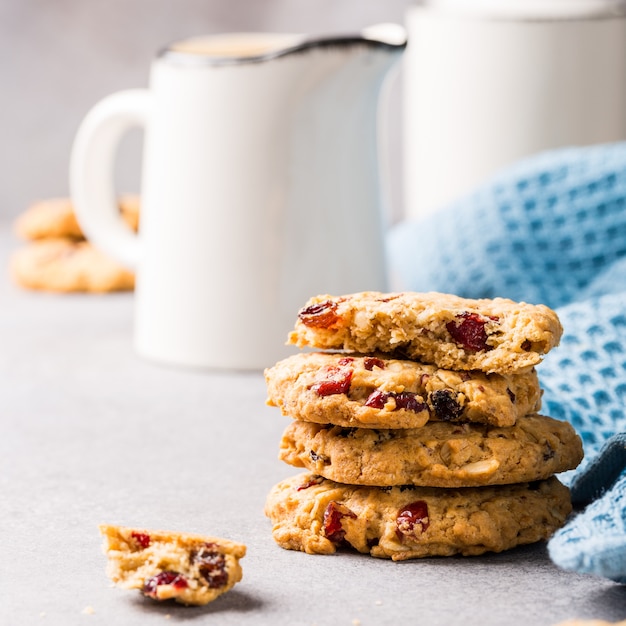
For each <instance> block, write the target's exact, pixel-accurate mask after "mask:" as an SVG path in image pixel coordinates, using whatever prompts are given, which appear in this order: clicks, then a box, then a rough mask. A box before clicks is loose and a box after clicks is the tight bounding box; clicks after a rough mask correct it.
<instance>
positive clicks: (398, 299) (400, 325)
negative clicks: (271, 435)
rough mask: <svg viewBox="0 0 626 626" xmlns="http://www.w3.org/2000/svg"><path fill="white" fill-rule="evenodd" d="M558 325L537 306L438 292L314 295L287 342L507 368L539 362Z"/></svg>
mask: <svg viewBox="0 0 626 626" xmlns="http://www.w3.org/2000/svg"><path fill="white" fill-rule="evenodd" d="M561 334H562V327H561V324H560V322H559V319H558V317H557V315H556V313H555V312H554V311H552V310H551V309H549V308H548V307H546V306H543V305H531V304H526V303H519V302H513V301H512V300H506V299H503V298H494V299H492V300H487V299H485V300H470V299H466V298H460V297H458V296H453V295H449V294H440V293H410V292H407V293H389V294H384V293H378V292H362V293H356V294H351V295H346V296H329V295H321V296H316V297H314V298H312V299H311V300H309V302H308V303H307V304H306V306H305V307H304V308H303V309H301V310H300V312H299V314H298V320H297V322H296V325H295V329H294V330H293V331H292V332H291V333H290V335H289V343H291V344H295V345H297V346H299V347H305V346H310V347H314V348H320V349H323V350H348V351H354V352H360V353H371V352H375V351H380V352H386V353H393V354H395V355H396V356H397V358H406V359H415V360H417V361H422V362H424V363H433V364H435V365H437V366H438V367H441V368H445V369H451V370H471V369H478V370H482V371H485V372H499V373H510V372H514V371H518V370H521V369H524V368H528V367H531V366H533V365H536V364H537V363H539V362H540V361H541V359H542V356H543V355H544V354H546V353H547V352H548V351H549V350H550V349H551V348H553V347H554V346H556V345H557V344H558V343H559V340H560V337H561Z"/></svg>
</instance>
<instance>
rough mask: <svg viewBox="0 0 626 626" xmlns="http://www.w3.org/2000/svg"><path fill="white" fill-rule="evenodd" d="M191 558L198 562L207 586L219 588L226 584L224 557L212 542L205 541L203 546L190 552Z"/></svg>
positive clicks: (226, 575) (226, 574)
mask: <svg viewBox="0 0 626 626" xmlns="http://www.w3.org/2000/svg"><path fill="white" fill-rule="evenodd" d="M191 560H192V562H194V563H198V571H199V572H200V575H201V576H202V577H203V578H204V580H206V581H207V583H208V585H209V588H211V589H219V588H220V587H225V586H226V585H227V584H228V573H227V572H226V559H225V558H224V555H223V554H222V553H221V552H219V551H218V550H217V545H216V544H214V543H205V544H204V547H203V548H201V549H200V550H198V551H196V552H194V553H192V555H191Z"/></svg>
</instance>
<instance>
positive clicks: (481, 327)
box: [446, 311, 497, 352]
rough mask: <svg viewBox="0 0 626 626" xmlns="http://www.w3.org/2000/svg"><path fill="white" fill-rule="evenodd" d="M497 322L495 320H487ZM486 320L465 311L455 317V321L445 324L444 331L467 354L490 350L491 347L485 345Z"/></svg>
mask: <svg viewBox="0 0 626 626" xmlns="http://www.w3.org/2000/svg"><path fill="white" fill-rule="evenodd" d="M489 319H492V320H494V319H495V320H497V318H493V317H491V318H489ZM486 323H487V318H484V317H482V316H481V315H478V313H470V312H469V311H465V312H463V313H460V314H459V315H457V316H456V319H455V320H453V321H451V322H448V323H447V324H446V330H447V331H448V332H449V333H450V335H451V336H452V339H453V340H454V342H455V343H457V344H459V345H461V346H463V348H464V349H465V350H467V351H468V352H479V351H480V350H491V349H492V346H489V345H487V331H486V330H485V324H486Z"/></svg>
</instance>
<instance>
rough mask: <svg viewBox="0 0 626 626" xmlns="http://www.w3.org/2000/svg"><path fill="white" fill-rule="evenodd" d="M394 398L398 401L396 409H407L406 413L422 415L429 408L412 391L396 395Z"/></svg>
mask: <svg viewBox="0 0 626 626" xmlns="http://www.w3.org/2000/svg"><path fill="white" fill-rule="evenodd" d="M393 397H394V398H395V400H396V409H405V410H406V411H413V412H414V413H421V412H422V411H424V410H426V409H428V407H427V406H426V405H425V404H424V403H423V402H420V401H419V400H418V399H417V396H416V395H415V394H414V393H411V392H410V391H402V392H401V393H394V394H393Z"/></svg>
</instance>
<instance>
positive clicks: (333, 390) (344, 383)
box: [311, 365, 352, 396]
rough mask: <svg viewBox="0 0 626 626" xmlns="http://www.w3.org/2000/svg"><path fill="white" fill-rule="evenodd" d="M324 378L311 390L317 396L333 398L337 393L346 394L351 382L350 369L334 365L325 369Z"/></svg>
mask: <svg viewBox="0 0 626 626" xmlns="http://www.w3.org/2000/svg"><path fill="white" fill-rule="evenodd" d="M325 373H326V376H327V377H326V378H324V380H320V381H318V382H316V383H314V384H313V385H312V386H311V388H312V389H313V391H316V392H317V395H319V396H333V395H335V394H338V393H348V391H349V390H350V383H351V382H352V368H349V367H346V366H343V367H335V366H334V365H332V366H330V367H327V368H326V371H325Z"/></svg>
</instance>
